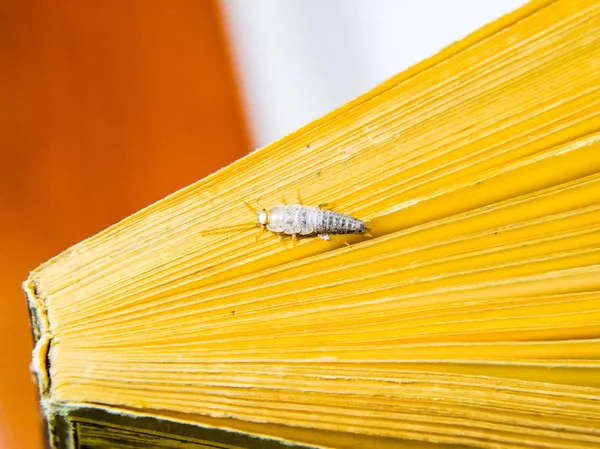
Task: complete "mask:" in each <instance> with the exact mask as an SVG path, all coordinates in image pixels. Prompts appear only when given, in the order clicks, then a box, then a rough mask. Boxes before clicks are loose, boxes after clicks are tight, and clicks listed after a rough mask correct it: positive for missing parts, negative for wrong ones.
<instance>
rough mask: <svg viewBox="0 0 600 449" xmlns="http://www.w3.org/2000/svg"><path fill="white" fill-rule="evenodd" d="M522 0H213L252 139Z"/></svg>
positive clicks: (318, 110)
mask: <svg viewBox="0 0 600 449" xmlns="http://www.w3.org/2000/svg"><path fill="white" fill-rule="evenodd" d="M523 3H525V0H448V1H446V0H221V6H222V9H223V11H224V15H225V22H226V28H227V30H228V33H229V41H230V43H231V47H232V52H233V58H234V60H235V63H236V71H237V77H238V80H239V82H240V84H241V90H242V97H243V99H244V103H245V114H246V117H247V120H248V123H249V126H250V130H251V133H252V137H253V144H254V146H255V147H256V148H259V147H262V146H264V145H266V144H268V143H270V142H272V141H274V140H277V139H279V138H281V137H283V136H285V135H286V134H288V133H289V132H291V131H294V130H295V129H297V128H299V127H301V126H302V125H304V124H306V123H308V122H310V121H312V120H314V119H316V118H318V117H320V116H321V115H323V114H325V113H327V112H329V111H331V110H332V109H334V108H336V107H338V106H341V105H343V104H344V103H346V102H347V101H349V100H351V99H353V98H355V97H357V96H358V95H360V94H362V93H364V92H366V91H367V90H369V89H371V88H372V87H374V86H376V85H377V84H379V83H381V82H382V81H384V80H386V79H387V78H390V77H391V76H393V75H395V74H396V73H398V72H401V71H402V70H404V69H406V68H408V67H410V66H412V65H414V64H415V63H417V62H419V61H421V60H422V59H425V58H427V57H429V56H431V55H433V54H435V53H437V52H438V51H439V50H441V49H442V48H444V47H446V46H448V45H449V44H451V43H452V42H454V41H457V40H460V39H461V38H463V37H464V36H466V35H467V34H469V33H471V32H472V31H475V30H476V29H478V28H480V27H481V26H482V25H484V24H486V23H488V22H491V21H493V20H494V19H496V18H498V17H500V16H502V15H504V14H506V13H508V12H510V11H512V10H514V9H516V8H517V7H519V6H521V5H522V4H523Z"/></svg>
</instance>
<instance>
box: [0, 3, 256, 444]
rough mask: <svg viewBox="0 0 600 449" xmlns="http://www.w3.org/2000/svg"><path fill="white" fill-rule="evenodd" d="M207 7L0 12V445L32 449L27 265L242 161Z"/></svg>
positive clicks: (217, 28) (36, 426) (41, 6)
mask: <svg viewBox="0 0 600 449" xmlns="http://www.w3.org/2000/svg"><path fill="white" fill-rule="evenodd" d="M221 23H222V21H221V15H220V13H219V11H218V7H217V4H216V2H213V1H211V0H177V1H173V2H171V1H162V0H128V1H122V0H103V1H97V2H80V1H77V0H64V1H61V2H56V1H50V0H45V1H35V2H34V1H24V0H4V1H3V2H2V3H1V4H0V36H1V38H0V57H1V59H0V61H1V64H2V66H1V70H0V103H1V104H2V108H1V109H0V145H1V146H0V250H1V257H0V293H1V295H2V297H1V299H0V326H1V327H2V335H3V337H4V342H3V344H2V345H1V348H2V354H0V355H1V357H0V363H2V365H1V367H0V368H1V369H0V376H1V379H0V448H10V449H12V448H17V449H21V448H41V447H43V441H44V436H43V427H42V423H41V418H40V414H39V410H38V405H37V400H38V399H37V389H36V387H35V385H34V384H33V383H32V378H31V375H30V372H29V369H28V365H29V362H30V357H31V349H32V338H31V331H30V328H29V319H28V316H27V307H26V302H25V297H24V294H23V293H22V291H21V282H22V281H23V280H25V278H26V277H27V274H28V272H29V270H32V269H33V268H35V267H36V266H37V265H39V264H40V263H42V262H44V261H45V260H47V259H49V258H50V257H52V256H54V255H56V254H58V253H60V252H61V251H63V250H65V249H66V248H68V247H69V246H71V245H73V244H75V243H77V242H79V241H81V240H83V239H85V238H86V237H89V236H91V235H93V234H95V233H96V232H98V231H100V230H102V229H104V228H105V227H107V226H109V225H111V224H113V223H115V222H117V221H119V220H120V219H122V218H124V217H126V216H127V215H129V214H131V213H133V212H135V211H137V210H139V209H141V208H143V207H144V206H146V205H148V204H150V203H152V202H154V201H156V200H158V199H160V198H161V197H163V196H165V195H167V194H169V193H171V192H173V191H175V190H177V189H178V188H181V187H183V186H185V185H188V184H190V183H192V182H194V181H196V180H198V179H200V178H202V177H204V176H205V175H207V174H209V173H212V172H213V171H215V170H217V169H218V168H220V167H222V166H224V165H226V164H228V163H230V162H232V161H233V160H235V159H237V158H239V157H241V156H243V155H244V154H246V153H247V152H248V150H249V149H250V141H249V138H248V135H247V131H246V126H245V124H244V122H243V117H242V110H241V105H240V100H239V98H238V95H237V91H236V84H235V83H236V82H235V80H234V75H233V70H232V67H231V63H230V60H229V56H228V51H227V45H226V42H225V38H224V34H223V30H222V29H221Z"/></svg>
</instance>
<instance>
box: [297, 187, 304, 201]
mask: <svg viewBox="0 0 600 449" xmlns="http://www.w3.org/2000/svg"><path fill="white" fill-rule="evenodd" d="M296 194H297V195H298V204H302V203H303V202H304V201H302V197H301V196H300V189H298V190H296Z"/></svg>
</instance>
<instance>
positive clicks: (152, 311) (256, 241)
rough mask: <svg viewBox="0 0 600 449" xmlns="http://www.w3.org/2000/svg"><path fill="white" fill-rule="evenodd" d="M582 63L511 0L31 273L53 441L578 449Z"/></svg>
mask: <svg viewBox="0 0 600 449" xmlns="http://www.w3.org/2000/svg"><path fill="white" fill-rule="evenodd" d="M599 48H600V3H598V2H597V1H591V0H576V1H573V0H571V1H567V0H557V1H541V0H539V1H533V2H530V3H527V4H526V5H524V6H523V7H522V8H520V9H519V10H517V11H515V12H513V13H511V14H508V15H507V16H504V17H502V18H500V19H499V20H497V21H495V22H493V23H491V24H489V25H487V26H485V27H483V28H482V29H480V30H478V31H476V32H475V33H473V34H471V35H469V36H467V37H466V38H465V39H464V40H462V41H460V42H457V43H455V44H453V45H451V46H450V47H448V48H446V49H444V50H443V51H441V52H440V53H439V54H437V55H435V56H433V57H431V58H429V59H427V60H425V61H423V62H421V63H419V64H417V65H416V66H414V67H412V68H410V69H408V70H407V71H405V72H403V73H400V74H398V75H397V76H395V77H393V78H392V79H390V80H388V81H386V82H384V83H383V84H381V85H380V86H378V87H376V88H375V89H373V90H372V91H370V92H367V93H366V94H364V95H362V96H361V97H359V98H357V99H355V100H353V101H351V102H349V103H348V104H346V105H345V106H343V107H341V108H339V109H337V110H335V111H332V112H331V113H330V114H327V115H326V116H324V117H322V118H320V119H318V120H316V121H315V122H313V123H310V124H308V125H307V126H305V127H303V128H302V129H300V130H298V131H296V132H294V133H292V134H290V135H288V136H287V137H285V138H283V139H281V140H280V141H277V142H275V143H273V144H271V145H269V146H267V147H265V148H262V149H260V150H258V151H255V152H253V153H251V154H249V155H248V156H246V157H244V158H242V159H240V160H238V161H237V162H235V163H233V164H232V165H229V166H227V167H225V168H223V169H222V170H220V171H218V172H216V173H214V174H213V175H211V176H209V177H207V178H205V179H203V180H200V181H198V182H197V183H195V184H193V185H191V186H189V187H187V188H184V189H182V190H180V191H178V192H175V193H173V194H172V195H170V196H168V197H166V198H164V199H162V200H160V201H158V202H157V203H155V204H153V205H151V206H149V207H148V208H146V209H143V210H141V211H139V212H138V213H136V214H134V215H132V216H130V217H128V218H126V219H124V220H123V221H121V222H120V223H117V224H115V225H114V226H112V227H110V228H108V229H106V230H105V231H103V232H101V233H99V234H98V235H95V236H93V237H91V238H89V239H87V240H85V241H83V242H81V243H79V244H77V245H75V246H74V247H72V248H70V249H68V250H67V251H65V252H64V253H62V254H60V255H58V256H56V257H55V258H54V259H52V260H50V261H48V262H47V263H45V264H43V265H42V266H40V267H39V268H37V269H35V270H34V271H33V272H31V273H30V276H29V278H28V279H27V280H26V281H25V283H24V289H25V291H26V294H27V300H28V304H29V308H30V315H31V321H32V328H33V332H34V337H35V340H36V344H35V348H34V353H33V361H32V369H33V371H34V372H35V374H36V375H37V379H38V383H39V388H40V396H41V402H42V405H43V408H44V413H45V416H46V418H47V420H48V425H49V433H50V441H51V445H52V446H53V447H55V448H75V447H76V448H97V447H98V448H99V447H117V448H132V447H168V448H171V447H173V448H175V447H186V448H187V447H200V448H205V447H211V448H215V447H216V448H221V447H222V448H238V447H264V448H276V447H289V446H292V447H328V448H371V447H372V448H384V449H385V448H397V447H410V448H457V447H481V448H506V449H509V448H510V449H513V448H525V447H527V448H531V447H543V448H561V449H566V448H583V447H590V448H591V447H600V433H599V429H600V401H599V399H600V362H599V355H600V292H599V287H600V232H599V231H600V119H599V114H598V111H600V92H599V90H598V86H600V58H599V57H598V55H599V53H598V49H599ZM282 202H284V203H287V204H289V203H296V202H301V203H302V204H305V205H313V206H316V205H318V204H323V203H329V206H328V207H330V208H332V209H333V210H336V211H338V212H342V213H346V214H350V215H352V216H354V217H357V218H359V219H361V220H372V223H371V224H369V227H370V228H371V235H370V236H366V235H352V236H337V237H335V238H333V239H332V240H331V241H323V240H321V239H319V238H316V237H307V238H300V239H298V241H292V240H291V239H289V238H288V239H284V240H283V241H279V239H278V238H277V236H275V235H273V234H272V233H270V232H268V231H265V230H264V229H262V228H261V227H260V226H258V225H257V216H256V214H255V213H254V212H253V211H252V210H249V208H248V207H247V205H250V206H251V207H250V209H253V208H256V209H262V208H264V209H271V208H273V207H276V206H278V205H280V204H281V203H282ZM246 203H247V204H246Z"/></svg>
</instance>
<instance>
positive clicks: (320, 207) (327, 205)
mask: <svg viewBox="0 0 600 449" xmlns="http://www.w3.org/2000/svg"><path fill="white" fill-rule="evenodd" d="M317 207H318V208H319V209H331V208H332V207H333V203H322V204H319V205H318V206H317Z"/></svg>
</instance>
